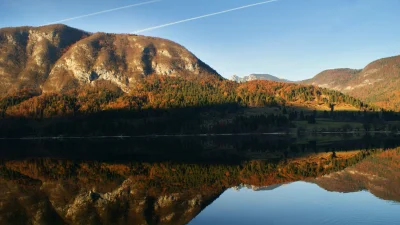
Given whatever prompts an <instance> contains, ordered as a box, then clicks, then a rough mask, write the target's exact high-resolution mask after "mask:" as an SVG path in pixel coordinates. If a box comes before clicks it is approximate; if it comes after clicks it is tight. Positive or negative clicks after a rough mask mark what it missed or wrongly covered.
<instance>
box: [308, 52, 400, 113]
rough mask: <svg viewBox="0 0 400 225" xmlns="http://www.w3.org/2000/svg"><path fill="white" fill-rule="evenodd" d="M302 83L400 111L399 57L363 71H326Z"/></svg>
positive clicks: (386, 59)
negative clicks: (336, 91)
mask: <svg viewBox="0 0 400 225" xmlns="http://www.w3.org/2000/svg"><path fill="white" fill-rule="evenodd" d="M301 83H304V84H312V85H317V86H320V87H325V88H330V89H334V90H338V91H341V92H344V93H346V94H349V95H351V96H353V97H356V98H360V99H361V100H364V101H366V102H371V103H374V104H376V105H378V106H380V107H382V108H390V109H393V110H396V111H398V110H400V56H393V57H389V58H383V59H379V60H377V61H374V62H372V63H370V64H368V65H367V66H366V67H365V68H364V69H362V70H352V69H336V70H327V71H324V72H322V73H320V74H318V75H316V76H315V77H314V78H312V79H309V80H305V81H302V82H301Z"/></svg>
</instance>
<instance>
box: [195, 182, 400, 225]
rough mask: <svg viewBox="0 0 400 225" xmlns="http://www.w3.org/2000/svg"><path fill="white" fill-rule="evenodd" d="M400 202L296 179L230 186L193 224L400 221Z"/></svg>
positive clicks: (382, 222)
mask: <svg viewBox="0 0 400 225" xmlns="http://www.w3.org/2000/svg"><path fill="white" fill-rule="evenodd" d="M399 212H400V204H399V203H395V202H391V201H385V200H382V199H379V198H377V197H375V196H374V195H372V194H371V193H369V192H367V191H361V192H353V193H338V192H328V191H326V190H324V189H322V188H320V187H319V186H318V185H316V184H311V183H306V182H295V183H291V184H288V185H283V186H280V187H278V188H276V189H273V190H269V191H253V190H252V189H248V188H242V189H240V190H239V191H237V190H235V189H228V190H227V191H226V192H224V193H223V194H222V195H221V196H220V197H219V198H218V199H217V200H215V201H214V202H213V203H212V204H211V205H210V206H208V207H207V208H206V209H204V211H203V212H202V213H200V214H199V215H198V216H197V217H196V218H194V219H193V220H192V221H191V222H190V223H189V224H190V225H198V224H199V225H200V224H219V225H224V224H227V225H228V224H229V225H234V224H252V225H256V224H288V225H289V224H296V225H298V224H329V225H331V224H340V225H346V224H348V225H354V224H364V225H365V224H388V225H389V224H393V225H395V224H400V216H399Z"/></svg>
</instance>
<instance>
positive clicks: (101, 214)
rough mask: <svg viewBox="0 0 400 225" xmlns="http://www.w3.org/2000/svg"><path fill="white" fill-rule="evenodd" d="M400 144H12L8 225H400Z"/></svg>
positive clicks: (5, 202)
mask: <svg viewBox="0 0 400 225" xmlns="http://www.w3.org/2000/svg"><path fill="white" fill-rule="evenodd" d="M360 138H361V139H360ZM397 142H398V140H397V138H396V137H384V138H382V137H368V138H363V137H352V138H346V139H343V137H333V138H331V139H330V140H329V141H327V139H326V137H314V138H309V139H305V140H297V139H284V138H276V137H275V138H272V139H271V138H267V137H245V138H243V137H240V138H238V137H235V138H230V139H228V138H199V139H195V138H192V139H190V140H186V139H146V140H134V141H133V140H124V141H115V140H114V141H112V140H110V141H109V142H107V141H105V140H102V141H91V142H76V143H74V142H70V141H61V142H60V141H50V142H49V141H41V142H32V141H30V142H18V143H12V142H7V143H4V142H3V143H2V144H3V145H2V146H6V147H5V148H2V149H1V151H0V154H1V156H2V158H3V160H2V161H1V164H0V224H174V225H175V224H177V225H179V224H188V223H189V224H299V223H303V222H304V224H356V223H361V224H384V223H385V224H396V222H399V221H400V220H399V219H398V218H397V217H396V215H397V212H398V210H399V209H400V208H399V204H398V203H396V202H399V201H400V191H399V189H398V187H399V185H400V163H399V162H400V149H399V148H397V146H398V143H397ZM388 148H390V149H388ZM177 158H178V159H179V160H176V159H177ZM211 159H212V160H211ZM178 161H181V162H178ZM297 181H302V182H297ZM291 182H295V183H291ZM305 182H306V183H305ZM328 191H329V192H328ZM359 191H362V192H359ZM343 193H349V194H343ZM385 200H389V201H385ZM289 215H290V216H289ZM193 218H194V219H193Z"/></svg>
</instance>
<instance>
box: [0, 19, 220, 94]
mask: <svg viewBox="0 0 400 225" xmlns="http://www.w3.org/2000/svg"><path fill="white" fill-rule="evenodd" d="M150 74H157V75H167V76H188V75H196V76H197V75H200V76H203V75H204V76H206V75H210V76H215V77H220V76H219V75H218V73H217V72H216V71H215V70H213V69H212V68H210V67H209V66H207V65H206V64H205V63H203V62H202V61H201V60H199V59H198V58H197V57H196V56H194V55H193V54H192V53H191V52H189V51H188V50H187V49H185V48H184V47H182V46H181V45H178V44H176V43H174V42H172V41H168V40H164V39H161V38H152V37H145V36H137V35H128V34H106V33H88V32H85V31H81V30H78V29H75V28H71V27H68V26H65V25H59V24H58V25H49V26H42V27H15V28H3V29H0V95H6V94H9V93H13V92H15V91H18V90H21V89H24V88H29V89H33V90H35V91H36V92H38V93H41V92H42V91H43V92H60V91H61V92H65V91H68V90H70V89H76V88H78V87H83V86H86V85H91V86H96V85H99V84H101V83H104V82H106V83H108V84H109V85H111V86H114V87H118V88H119V89H121V90H122V91H124V92H130V91H131V89H132V87H133V86H135V83H136V81H137V79H138V78H140V77H144V76H147V75H150Z"/></svg>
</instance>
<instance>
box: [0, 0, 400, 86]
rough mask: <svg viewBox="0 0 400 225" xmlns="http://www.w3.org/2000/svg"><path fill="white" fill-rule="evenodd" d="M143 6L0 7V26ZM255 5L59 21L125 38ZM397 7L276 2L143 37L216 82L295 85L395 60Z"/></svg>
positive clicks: (46, 2) (399, 42)
mask: <svg viewBox="0 0 400 225" xmlns="http://www.w3.org/2000/svg"><path fill="white" fill-rule="evenodd" d="M146 1H149V0H118V1H115V0H114V1H111V0H108V1H101V0H84V1H82V0H69V1H54V0H1V1H0V27H9V26H21V25H30V26H38V25H43V24H47V23H51V22H54V21H58V20H63V19H67V18H71V17H75V16H80V15H85V14H89V13H94V12H98V11H102V10H108V9H112V8H117V7H122V6H126V5H131V4H136V3H141V2H146ZM257 2H262V0H202V1H196V0H162V1H160V2H155V3H151V4H146V5H141V6H137V7H130V8H125V9H121V10H117V11H112V12H108V13H103V14H98V15H93V16H90V17H84V18H79V19H76V20H70V21H66V22H64V23H65V24H67V25H69V26H72V27H76V28H80V29H83V30H86V31H91V32H96V31H102V32H113V33H130V32H133V31H136V30H141V29H145V28H148V27H153V26H157V25H162V24H166V23H170V22H175V21H179V20H183V19H188V18H192V17H197V16H201V15H205V14H209V13H214V12H219V11H223V10H227V9H231V8H236V7H240V6H244V5H249V4H253V3H257ZM399 12H400V1H399V0H384V1H382V0H280V1H276V2H272V3H268V4H263V5H258V6H255V7H251V8H246V9H242V10H238V11H233V12H229V13H226V14H221V15H216V16H213V17H207V18H203V19H199V20H194V21H190V22H187V23H182V24H177V25H174V26H169V27H164V28H160V29H156V30H152V31H148V32H145V33H143V35H149V36H156V37H162V38H167V39H170V40H173V41H175V42H178V43H179V44H182V45H183V46H185V47H186V48H188V49H189V50H190V51H192V52H193V53H194V54H195V55H197V56H198V57H199V58H200V59H202V60H203V61H204V62H206V63H207V64H209V65H210V66H211V67H213V68H214V69H216V70H217V71H218V72H219V73H220V74H221V75H223V76H225V77H230V76H232V75H233V74H237V75H239V76H243V75H248V74H250V73H269V74H272V75H276V76H278V77H283V78H286V79H290V80H301V79H306V78H310V77H312V76H314V75H315V74H317V73H318V72H320V71H322V70H324V69H330V68H342V67H349V68H363V67H364V66H365V65H366V64H367V63H369V62H371V61H373V60H375V59H379V58H382V57H387V56H393V55H398V54H400V25H399V21H400V13H399Z"/></svg>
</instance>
